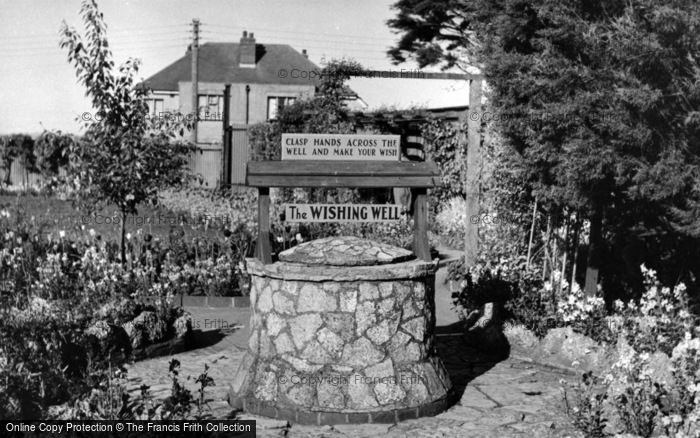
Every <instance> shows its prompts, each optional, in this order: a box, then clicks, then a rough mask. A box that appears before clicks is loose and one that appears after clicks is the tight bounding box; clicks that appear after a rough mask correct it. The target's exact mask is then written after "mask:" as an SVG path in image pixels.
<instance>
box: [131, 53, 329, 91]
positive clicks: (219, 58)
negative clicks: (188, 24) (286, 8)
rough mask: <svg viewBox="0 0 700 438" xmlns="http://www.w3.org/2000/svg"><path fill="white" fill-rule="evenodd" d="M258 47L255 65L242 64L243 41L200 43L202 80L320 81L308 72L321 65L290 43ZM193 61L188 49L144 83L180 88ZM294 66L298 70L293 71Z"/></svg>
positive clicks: (158, 87) (166, 88) (159, 88)
mask: <svg viewBox="0 0 700 438" xmlns="http://www.w3.org/2000/svg"><path fill="white" fill-rule="evenodd" d="M255 51H256V59H257V62H256V65H255V68H245V67H243V68H241V67H240V66H239V59H240V44H238V43H205V44H202V45H201V46H200V47H199V82H215V83H232V84H234V83H250V84H296V85H312V84H313V85H318V83H319V80H318V75H315V74H313V73H312V74H311V75H309V72H320V69H319V68H318V67H317V66H316V65H315V64H314V63H313V62H311V61H309V60H308V59H307V58H306V57H305V56H304V55H302V54H301V53H299V52H297V51H296V50H294V49H293V48H292V47H291V46H289V45H287V44H256V45H255ZM191 63H192V54H191V52H188V53H187V54H186V55H185V56H183V57H182V58H180V59H178V60H177V61H175V62H173V63H172V64H170V65H169V66H167V67H165V68H164V69H163V70H161V71H159V72H158V73H156V74H154V75H153V76H151V77H150V78H148V79H146V80H145V81H143V85H145V86H147V87H149V88H151V89H153V90H156V91H178V82H180V81H190V80H191V74H192V64H191ZM293 70H295V71H297V73H296V74H292V71H293ZM281 72H284V73H286V75H285V74H284V73H281ZM301 72H304V73H301ZM292 76H306V77H292ZM309 76H312V78H311V79H309Z"/></svg>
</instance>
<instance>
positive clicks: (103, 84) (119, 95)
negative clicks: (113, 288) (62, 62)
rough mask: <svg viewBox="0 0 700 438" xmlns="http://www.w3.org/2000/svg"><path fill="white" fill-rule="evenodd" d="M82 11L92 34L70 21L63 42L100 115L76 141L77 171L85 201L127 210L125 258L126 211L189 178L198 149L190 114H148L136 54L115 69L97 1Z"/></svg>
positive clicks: (73, 169)
mask: <svg viewBox="0 0 700 438" xmlns="http://www.w3.org/2000/svg"><path fill="white" fill-rule="evenodd" d="M80 14H81V16H82V19H83V24H84V27H85V32H86V33H85V38H83V37H82V36H81V35H80V34H79V33H78V32H77V31H76V30H75V29H74V28H72V27H69V26H68V25H67V24H66V23H65V22H63V25H62V27H61V41H60V46H61V48H63V49H66V50H67V52H68V61H69V63H71V64H72V65H73V66H74V67H75V69H76V75H77V77H78V81H79V83H81V84H82V85H83V86H84V87H85V93H86V95H87V96H88V97H90V99H91V101H92V106H93V108H94V110H95V112H96V114H99V115H100V117H94V118H93V120H90V121H88V122H86V123H85V126H84V127H85V134H84V136H83V137H82V139H81V140H80V141H77V142H74V143H71V145H70V153H69V156H70V169H69V170H70V176H71V177H72V179H73V181H74V182H75V183H76V185H77V186H78V189H79V191H78V194H79V198H80V200H81V201H82V202H83V204H85V205H87V206H88V207H89V208H91V209H94V208H96V206H97V205H103V204H107V203H110V204H114V205H116V206H117V208H118V209H119V211H120V212H121V219H122V220H121V260H122V263H124V261H125V250H124V243H125V226H126V220H127V216H128V215H132V214H137V206H138V205H139V204H142V203H145V202H153V203H155V202H156V200H157V194H158V190H159V189H161V188H163V187H166V186H172V185H177V184H183V183H185V182H186V181H187V180H189V178H190V175H189V173H188V171H187V169H186V164H187V159H188V156H189V154H190V153H192V152H193V150H194V149H193V147H192V145H191V144H189V143H187V142H186V141H184V140H183V138H184V135H185V128H186V126H184V125H183V122H181V121H177V120H174V119H156V120H151V119H150V118H149V117H148V105H147V103H146V98H147V96H148V94H149V90H147V89H145V88H143V87H137V86H135V77H136V74H137V73H138V69H139V65H140V62H139V60H135V59H131V58H130V59H128V60H127V61H126V62H125V63H124V64H122V65H121V66H120V67H119V68H118V69H117V70H116V71H115V65H114V61H113V60H112V53H111V51H110V49H109V44H108V42H107V25H106V24H105V21H104V16H103V14H102V13H101V12H100V11H99V9H98V6H97V3H96V2H95V1H94V0H84V1H83V3H82V6H81V9H80ZM95 119H100V120H99V121H98V120H95Z"/></svg>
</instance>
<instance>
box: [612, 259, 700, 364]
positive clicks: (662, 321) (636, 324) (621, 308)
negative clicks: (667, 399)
mask: <svg viewBox="0 0 700 438" xmlns="http://www.w3.org/2000/svg"><path fill="white" fill-rule="evenodd" d="M642 273H643V274H644V285H645V288H646V290H645V291H644V293H643V294H642V297H641V298H640V300H639V302H638V303H637V302H634V301H630V302H628V303H624V302H622V301H616V302H615V308H616V310H617V311H618V313H619V314H620V318H618V321H620V322H619V324H620V325H621V327H619V330H621V331H622V332H623V333H624V335H625V337H626V339H627V342H628V343H629V344H630V345H632V347H634V349H635V350H637V351H639V352H646V353H652V352H654V351H656V350H660V351H662V352H664V353H666V354H667V355H670V354H671V353H672V352H673V348H674V347H675V346H676V345H678V343H679V342H681V341H682V340H683V339H684V336H685V334H686V333H688V332H692V330H693V329H694V327H697V326H698V322H699V319H698V317H697V316H696V315H694V314H693V313H692V312H691V309H690V304H689V300H688V296H687V293H686V288H685V285H684V284H682V283H681V284H679V285H676V286H675V287H673V288H669V287H663V286H661V284H659V282H658V280H657V278H656V272H654V271H653V270H650V269H647V268H646V267H644V266H642Z"/></svg>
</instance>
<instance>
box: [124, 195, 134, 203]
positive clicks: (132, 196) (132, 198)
mask: <svg viewBox="0 0 700 438" xmlns="http://www.w3.org/2000/svg"><path fill="white" fill-rule="evenodd" d="M126 200H127V201H133V200H134V195H132V194H131V193H129V194H128V195H126Z"/></svg>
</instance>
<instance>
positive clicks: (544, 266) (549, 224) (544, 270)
mask: <svg viewBox="0 0 700 438" xmlns="http://www.w3.org/2000/svg"><path fill="white" fill-rule="evenodd" d="M551 232H552V216H551V213H547V231H546V233H545V237H544V262H543V263H542V281H543V282H544V281H546V280H547V265H548V263H549V239H550V234H551Z"/></svg>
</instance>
